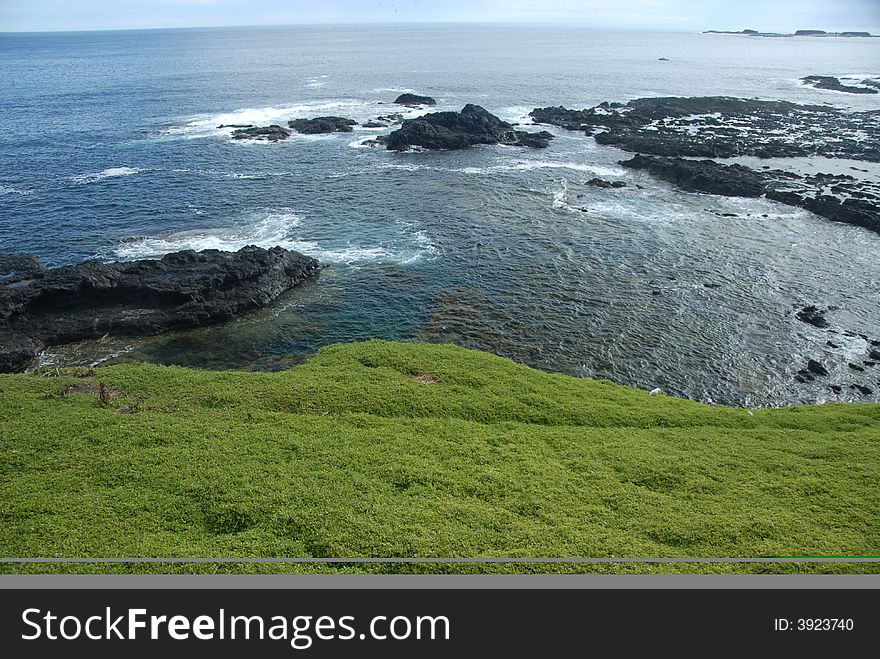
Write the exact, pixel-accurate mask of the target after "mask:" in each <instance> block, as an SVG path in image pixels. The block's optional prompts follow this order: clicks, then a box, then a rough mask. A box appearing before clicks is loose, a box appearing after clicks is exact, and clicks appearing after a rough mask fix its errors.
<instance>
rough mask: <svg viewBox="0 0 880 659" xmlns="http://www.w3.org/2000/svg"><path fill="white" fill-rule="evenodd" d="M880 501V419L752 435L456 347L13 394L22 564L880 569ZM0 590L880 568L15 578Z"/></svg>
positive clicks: (415, 347)
mask: <svg viewBox="0 0 880 659" xmlns="http://www.w3.org/2000/svg"><path fill="white" fill-rule="evenodd" d="M83 375H85V377H82V376H83ZM419 376H429V377H422V378H421V379H418V378H419ZM100 383H104V384H105V385H106V387H107V390H108V393H107V394H106V395H105V396H104V400H103V401H102V400H101V398H102V397H101V395H100V393H99V391H98V389H99V385H100ZM70 388H73V390H71V389H70ZM878 486H880V405H853V404H830V405H823V406H814V407H792V408H785V409H777V410H754V411H753V412H752V413H749V412H748V411H746V410H741V409H734V408H725V407H710V406H706V405H702V404H699V403H696V402H692V401H686V400H680V399H676V398H672V397H667V396H664V395H658V396H649V395H648V394H647V393H646V392H643V391H638V390H634V389H629V388H626V387H622V386H619V385H615V384H613V383H610V382H603V381H595V380H588V379H577V378H571V377H567V376H561V375H551V374H547V373H542V372H539V371H535V370H533V369H530V368H527V367H524V366H520V365H517V364H515V363H513V362H511V361H508V360H505V359H501V358H498V357H494V356H491V355H487V354H484V353H480V352H475V351H469V350H464V349H462V348H457V347H454V346H448V345H444V346H438V345H425V344H401V343H388V342H381V341H370V342H366V343H360V344H353V345H337V346H330V347H328V348H325V349H323V350H321V351H320V352H319V353H318V355H317V356H315V357H314V358H312V359H311V360H310V361H309V362H307V363H306V364H304V365H302V366H299V367H297V368H294V369H291V370H289V371H284V372H279V373H251V372H213V371H198V370H190V369H184V368H177V367H165V366H156V365H125V366H114V367H109V368H102V369H95V371H94V372H93V373H90V374H83V373H82V372H79V373H77V371H76V370H62V371H60V372H58V373H56V372H49V373H43V374H28V375H6V376H0V555H2V556H6V557H63V558H70V557H135V556H136V557H185V558H191V557H294V556H296V557H316V558H325V557H624V556H625V557H689V556H696V557H759V556H823V557H827V556H847V557H852V556H869V555H877V554H880V487H878ZM0 571H6V572H23V571H64V572H74V571H90V572H101V571H107V572H119V571H124V572H132V571H146V572H157V571H167V572H182V571H208V572H236V571H248V572H254V571H302V572H316V571H342V572H352V571H382V572H388V571H397V572H416V571H418V572H473V571H483V572H510V571H521V572H534V571H542V572H670V571H687V572H792V571H799V572H806V571H813V572H829V571H830V572H847V571H859V572H877V571H880V567H878V566H876V565H870V564H808V565H803V564H798V565H791V564H787V565H762V564H734V565H729V564H723V565H719V564H711V565H706V564H703V565H696V566H695V565H685V564H678V563H676V564H636V565H633V564H629V565H619V564H614V565H596V564H592V565H591V564H586V565H583V564H580V565H577V564H570V563H566V564H562V565H535V564H515V565H498V564H490V565H476V566H475V565H460V564H445V565H412V564H408V565H389V564H364V565H344V564H326V563H321V564H314V565H291V564H271V565H268V566H267V565H256V564H248V565H241V564H232V565H228V564H226V565H221V564H209V565H196V564H179V565H165V566H161V565H157V564H125V565H106V564H104V565H99V564H87V565H73V564H53V565H46V564H42V565H33V564H28V565H22V564H9V563H5V564H0Z"/></svg>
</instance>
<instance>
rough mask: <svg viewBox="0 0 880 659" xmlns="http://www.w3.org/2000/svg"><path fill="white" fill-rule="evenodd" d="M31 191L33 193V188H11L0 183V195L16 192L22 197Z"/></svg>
mask: <svg viewBox="0 0 880 659" xmlns="http://www.w3.org/2000/svg"><path fill="white" fill-rule="evenodd" d="M33 193H34V191H33V190H22V189H21V188H13V187H9V186H6V185H0V195H5V194H17V195H22V196H23V197H24V196H27V195H29V194H33Z"/></svg>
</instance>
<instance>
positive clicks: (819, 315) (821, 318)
mask: <svg viewBox="0 0 880 659" xmlns="http://www.w3.org/2000/svg"><path fill="white" fill-rule="evenodd" d="M796 317H797V319H798V320H800V321H802V322H805V323H807V324H809V325H812V326H813V327H819V328H822V327H828V321H827V320H825V312H824V311H822V310H821V309H819V308H818V307H816V306H814V305H812V304H811V305H810V306H808V307H804V308H803V309H801V310H800V311H798V312H797V314H796Z"/></svg>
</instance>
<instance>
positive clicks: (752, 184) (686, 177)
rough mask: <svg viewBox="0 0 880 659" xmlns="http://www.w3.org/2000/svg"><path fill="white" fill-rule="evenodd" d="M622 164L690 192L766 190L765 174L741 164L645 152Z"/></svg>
mask: <svg viewBox="0 0 880 659" xmlns="http://www.w3.org/2000/svg"><path fill="white" fill-rule="evenodd" d="M620 164H621V165H623V166H624V167H629V168H631V169H645V170H647V171H648V172H650V173H651V174H653V175H654V176H656V177H658V178H662V179H664V180H666V181H669V182H671V183H674V184H675V185H677V186H678V187H680V188H681V189H682V190H687V191H688V192H708V193H710V194H718V195H726V196H732V197H760V196H761V195H762V194H764V191H765V184H764V180H763V178H762V176H761V175H760V174H758V173H757V172H754V171H752V170H751V169H749V168H747V167H743V166H742V165H719V164H718V163H716V162H715V161H713V160H687V159H685V158H662V157H656V156H643V155H636V156H635V157H633V158H631V159H630V160H625V161H621V163H620Z"/></svg>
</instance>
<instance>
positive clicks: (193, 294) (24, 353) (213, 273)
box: [0, 245, 320, 372]
mask: <svg viewBox="0 0 880 659" xmlns="http://www.w3.org/2000/svg"><path fill="white" fill-rule="evenodd" d="M20 258H21V257H8V256H3V255H0V272H4V271H9V270H13V271H15V272H16V273H18V272H22V273H23V274H22V275H16V276H14V277H8V278H6V279H0V372H10V371H19V370H23V369H24V368H26V367H27V366H28V365H29V364H30V363H31V362H32V361H33V359H34V358H35V357H36V355H37V354H38V353H39V351H40V350H42V349H43V348H44V347H45V346H47V345H58V344H62V343H67V342H70V341H77V340H81V339H94V338H100V337H102V336H104V335H105V334H111V335H122V336H140V335H147V334H156V333H158V332H161V331H164V330H168V329H176V328H190V327H198V326H200V325H206V324H210V323H217V322H222V321H226V320H229V319H231V318H232V317H233V316H234V315H235V314H237V313H241V312H243V311H248V310H251V309H256V308H258V307H263V306H266V305H268V304H269V303H271V302H272V301H273V300H275V298H277V297H278V296H279V295H281V294H282V293H283V292H284V291H286V290H288V289H290V288H292V287H293V286H296V285H297V284H299V283H301V282H303V281H305V280H306V279H308V278H309V277H312V276H314V275H316V274H317V273H318V271H319V268H320V266H319V264H318V262H317V261H316V260H315V259H313V258H310V257H308V256H304V255H302V254H299V253H298V252H292V251H288V250H286V249H282V248H281V247H273V248H272V249H262V248H260V247H255V246H253V245H250V246H248V247H244V248H242V249H241V250H239V251H238V252H221V251H219V250H215V249H211V250H205V251H202V252H194V251H192V250H186V251H182V252H174V253H173V254H167V255H166V256H164V257H162V258H161V259H157V260H149V259H148V260H141V261H132V262H128V263H99V262H96V261H88V262H85V263H81V264H79V265H71V266H65V267H62V268H55V269H52V270H43V269H41V268H30V270H28V271H27V272H26V273H25V272H24V270H23V269H22V268H21V267H20V264H19V263H18V262H16V259H20ZM10 264H12V267H10Z"/></svg>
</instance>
